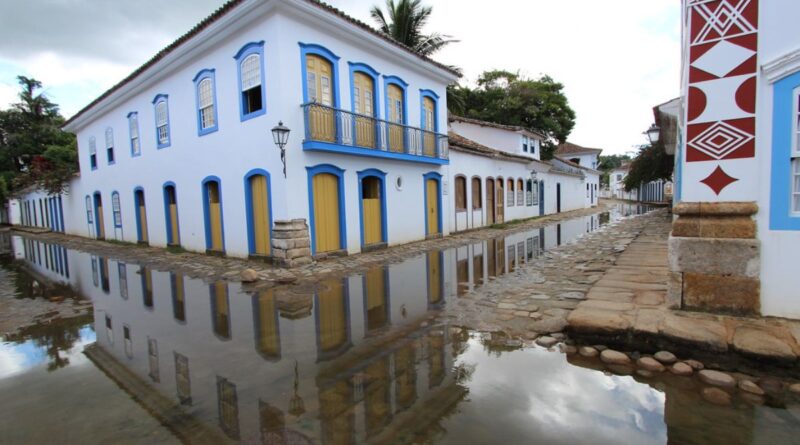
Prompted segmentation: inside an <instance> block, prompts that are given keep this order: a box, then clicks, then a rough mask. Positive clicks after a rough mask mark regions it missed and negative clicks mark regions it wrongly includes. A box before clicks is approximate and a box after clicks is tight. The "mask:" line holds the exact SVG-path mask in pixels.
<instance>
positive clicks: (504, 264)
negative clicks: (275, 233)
mask: <svg viewBox="0 0 800 445" xmlns="http://www.w3.org/2000/svg"><path fill="white" fill-rule="evenodd" d="M643 210H644V209H642V208H641V207H639V206H626V207H620V208H617V209H615V210H614V211H613V212H611V213H608V214H597V215H591V216H587V217H581V218H576V219H574V220H570V221H565V222H562V223H560V224H557V225H552V226H548V227H545V228H542V229H536V230H534V231H522V232H519V233H514V234H511V235H508V236H506V237H503V238H499V239H494V240H487V241H484V242H482V243H479V244H480V246H481V249H480V252H481V253H480V255H482V256H483V258H485V260H481V261H480V262H477V263H476V262H475V261H473V262H472V264H473V267H475V266H474V264H480V265H481V266H480V271H479V273H478V268H477V267H476V269H475V270H472V271H466V272H467V273H466V274H465V271H463V270H462V269H463V266H462V264H464V263H463V262H461V261H460V260H461V258H460V256H459V249H458V248H455V249H448V250H444V251H434V252H428V253H425V254H421V255H419V256H416V257H413V258H409V259H407V260H405V261H402V262H399V263H396V264H390V265H387V266H383V267H377V268H374V269H371V270H369V271H367V272H366V273H363V274H359V275H355V276H350V277H347V278H345V279H341V280H328V281H323V282H320V283H317V284H316V285H315V286H309V287H305V286H304V287H300V286H283V287H277V288H273V289H269V290H266V291H261V292H258V293H256V294H251V293H247V292H245V291H243V290H242V288H241V286H240V285H239V284H238V283H225V282H219V283H212V284H208V283H205V282H203V281H201V280H195V279H190V278H188V277H184V276H183V275H181V274H179V273H169V272H161V271H157V270H151V269H149V268H146V267H142V266H139V265H136V264H126V263H122V262H118V261H116V260H114V259H111V258H102V257H97V256H92V255H89V254H86V253H83V252H77V251H71V250H66V249H61V248H60V247H59V246H54V248H51V247H45V246H43V245H42V243H39V242H36V241H31V240H27V239H24V238H19V237H14V238H13V239H12V240H11V244H12V251H13V255H14V256H15V257H16V261H14V262H11V261H10V260H5V261H4V262H2V263H0V267H3V268H13V269H14V270H15V271H16V273H17V274H18V275H25V277H21V278H19V280H18V282H19V283H23V284H24V283H29V282H32V281H35V282H37V283H38V286H39V287H40V288H47V289H54V288H57V287H56V286H62V287H63V286H68V287H69V288H70V289H71V290H72V291H73V292H74V295H76V298H88V299H90V300H91V301H92V302H93V304H94V308H93V314H92V315H90V316H89V317H88V319H85V320H81V319H75V320H71V321H69V322H67V321H64V322H59V323H55V324H52V325H49V326H44V327H37V328H35V329H31V330H29V331H28V332H25V333H24V335H21V336H20V337H19V339H16V341H6V342H5V343H2V344H0V395H2V396H3V399H4V401H5V402H4V404H3V405H2V406H1V407H0V441H1V442H3V443H38V442H46V441H50V440H52V439H54V438H58V440H59V441H61V442H64V443H99V442H109V443H119V442H126V443H148V444H150V443H180V442H184V443H195V442H197V443H214V442H223V443H224V442H230V443H236V442H241V443H266V444H278V443H293V444H294V443H298V444H302V443H325V444H329V443H333V444H338V443H431V444H433V443H436V444H439V443H441V444H463V443H542V444H575V443H591V444H619V443H631V444H634V443H635V444H664V443H676V444H678V443H681V444H682V443H700V444H711V443H729V444H740V443H741V444H745V443H747V444H750V443H770V444H772V443H791V442H792V441H793V440H794V438H796V437H797V435H798V433H800V420H798V419H800V400H798V399H792V398H787V399H782V400H772V399H769V400H767V403H766V404H765V405H755V404H753V403H750V402H747V401H746V400H740V399H738V398H735V399H734V403H733V405H732V406H731V407H718V406H714V405H711V404H709V403H707V402H705V401H704V400H702V399H701V397H700V395H699V392H700V391H699V390H700V388H701V387H700V386H699V383H698V382H697V380H695V379H687V378H678V377H673V376H662V377H659V378H654V379H643V378H640V377H638V376H637V377H636V378H634V377H632V376H621V375H613V374H610V373H608V372H607V371H605V370H604V369H603V368H602V366H601V365H600V363H599V362H597V361H596V360H589V359H583V358H581V357H579V356H567V355H565V354H563V353H561V352H559V351H557V350H552V351H549V350H545V349H542V348H539V347H530V348H520V349H514V348H508V347H502V348H498V347H495V346H492V342H491V341H489V335H488V334H480V333H476V332H471V331H468V330H465V329H462V328H460V327H458V326H453V325H450V324H448V323H447V322H446V321H442V320H440V319H438V318H437V314H438V313H439V312H440V310H441V308H443V307H444V306H446V305H447V304H448V302H449V301H451V299H453V298H456V297H457V296H458V294H459V292H462V291H463V290H464V289H467V288H468V287H469V286H473V287H474V286H479V285H481V283H482V282H483V280H484V279H485V278H484V277H486V279H488V277H491V276H498V277H499V276H501V275H503V274H505V273H508V272H510V271H512V270H513V268H514V267H518V265H521V264H522V263H523V262H525V261H528V260H530V259H532V258H535V257H537V256H538V255H541V254H542V252H544V251H546V250H547V249H550V248H552V247H554V246H557V245H559V244H564V243H569V242H574V241H575V240H577V239H578V238H579V237H580V236H581V235H583V234H585V233H587V232H592V231H595V230H598V229H599V228H600V227H602V226H603V225H605V224H607V223H608V222H611V221H615V220H617V219H618V218H619V217H621V216H625V215H627V214H632V213H639V212H641V211H643ZM50 251H52V252H54V253H53V254H48V253H45V252H50ZM475 251H476V250H474V249H473V252H475ZM40 252H41V254H40ZM59 252H60V253H59ZM467 264H469V263H467ZM29 272H30V273H29ZM468 272H472V273H471V274H470V273H468ZM26 274H27V275H26ZM470 275H471V277H470ZM465 276H466V277H468V279H467V281H469V283H466V282H465V280H464V279H463V277H465ZM465 284H468V286H466V287H465ZM21 295H24V297H26V298H37V297H38V296H37V295H34V294H30V293H25V292H21ZM84 350H85V351H86V352H85V353H84V352H83V351H84ZM787 397H788V396H787Z"/></svg>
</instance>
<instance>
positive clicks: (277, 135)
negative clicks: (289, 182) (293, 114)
mask: <svg viewBox="0 0 800 445" xmlns="http://www.w3.org/2000/svg"><path fill="white" fill-rule="evenodd" d="M290 131H291V130H289V128H288V127H286V126H284V125H283V121H279V122H278V126H276V127H272V139H273V140H274V141H275V145H277V146H278V149H279V150H280V151H281V162H282V163H283V177H284V178H285V177H286V143H287V142H288V141H289V132H290Z"/></svg>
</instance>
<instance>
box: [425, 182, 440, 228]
mask: <svg viewBox="0 0 800 445" xmlns="http://www.w3.org/2000/svg"><path fill="white" fill-rule="evenodd" d="M426 189H427V190H426V193H427V197H428V208H427V209H426V211H427V212H428V235H435V234H437V233H439V183H438V182H437V181H436V180H435V179H428V180H427V182H426Z"/></svg>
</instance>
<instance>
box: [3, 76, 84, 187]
mask: <svg viewBox="0 0 800 445" xmlns="http://www.w3.org/2000/svg"><path fill="white" fill-rule="evenodd" d="M17 80H18V81H19V85H20V87H21V91H20V93H19V102H17V103H15V104H13V105H12V106H11V108H9V109H8V110H3V111H0V179H2V180H1V181H0V194H2V195H0V199H3V200H4V199H6V198H7V196H6V195H5V193H9V192H13V191H14V190H16V189H19V188H22V187H25V186H28V185H37V186H39V187H41V188H44V189H45V190H46V191H48V192H50V193H59V192H61V191H63V188H64V185H65V184H66V182H67V181H68V180H69V178H70V177H71V176H72V175H73V174H74V173H75V172H76V171H77V169H78V164H77V145H76V143H75V137H74V136H73V135H72V134H70V133H67V132H65V131H62V130H61V125H63V123H64V118H63V117H62V116H61V114H60V113H59V111H58V105H56V104H54V103H53V102H51V101H50V99H49V98H48V97H47V96H46V95H44V94H43V93H41V92H40V90H41V88H42V84H41V82H39V81H38V80H36V79H32V78H29V77H25V76H18V77H17ZM3 184H5V188H6V190H5V191H4V190H3V187H2V186H3Z"/></svg>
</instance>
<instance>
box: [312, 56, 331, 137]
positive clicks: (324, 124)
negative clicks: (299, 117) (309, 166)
mask: <svg viewBox="0 0 800 445" xmlns="http://www.w3.org/2000/svg"><path fill="white" fill-rule="evenodd" d="M332 72H333V69H332V67H331V64H330V62H328V61H327V60H325V59H323V58H322V57H319V56H316V55H313V54H309V55H307V56H306V93H307V94H306V95H307V97H308V101H309V102H316V103H318V104H320V105H323V106H322V107H311V109H310V110H309V116H308V125H309V126H310V127H311V128H310V131H311V139H313V140H316V141H327V142H333V141H335V140H336V127H335V122H334V113H333V109H332V108H330V107H333V105H334V104H333V88H334V84H333V82H334V81H335V79H333V76H332V75H331V73H332Z"/></svg>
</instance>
